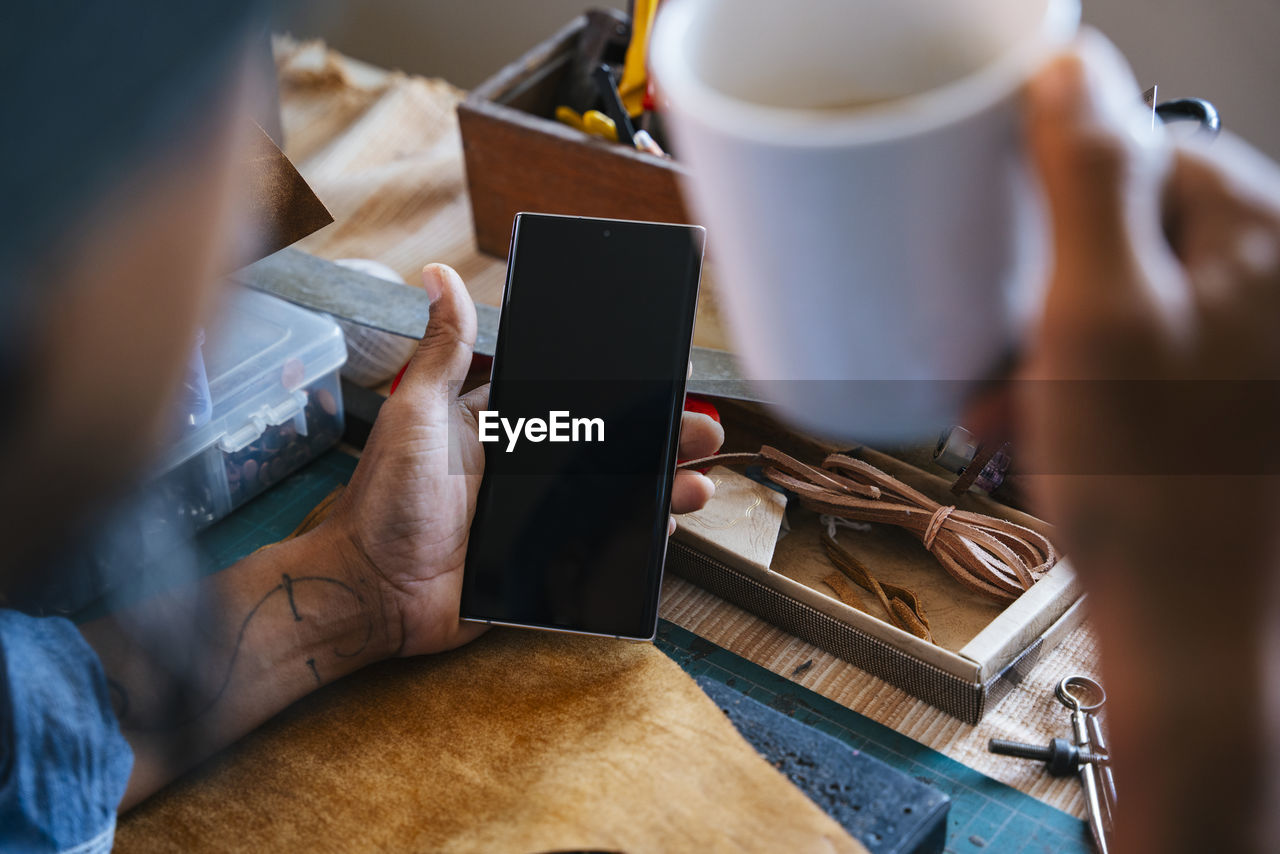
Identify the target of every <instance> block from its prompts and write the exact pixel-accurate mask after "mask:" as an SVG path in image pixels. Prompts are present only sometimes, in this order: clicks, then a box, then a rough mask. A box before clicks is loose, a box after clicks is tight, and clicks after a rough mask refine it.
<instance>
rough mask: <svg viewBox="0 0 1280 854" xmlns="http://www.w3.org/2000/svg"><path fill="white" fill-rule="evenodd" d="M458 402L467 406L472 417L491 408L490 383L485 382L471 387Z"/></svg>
mask: <svg viewBox="0 0 1280 854" xmlns="http://www.w3.org/2000/svg"><path fill="white" fill-rule="evenodd" d="M458 402H459V403H461V404H462V405H463V406H465V407H466V408H467V411H468V412H470V413H471V415H472V417H478V416H479V414H480V412H482V411H483V410H485V409H488V408H489V384H488V383H485V384H484V385H482V386H477V387H476V388H473V389H471V391H469V392H467V393H466V394H464V395H463V396H462V397H460V398H459V399H458Z"/></svg>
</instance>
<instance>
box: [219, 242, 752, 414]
mask: <svg viewBox="0 0 1280 854" xmlns="http://www.w3.org/2000/svg"><path fill="white" fill-rule="evenodd" d="M231 278H232V279H234V280H235V281H238V282H240V283H241V284H245V285H248V286H249V287H251V288H255V289H256V290H260V291H264V292H266V293H269V294H272V295H274V296H278V297H280V298H281V299H284V300H288V301H289V302H291V303H295V304H297V305H300V306H302V307H303V308H309V309H312V310H314V311H322V312H324V313H326V314H330V315H333V316H334V317H337V318H341V319H342V320H347V321H350V322H352V323H358V324H360V325H361V326H368V327H369V328H371V329H378V330H381V331H383V332H390V333H391V334H393V335H402V336H404V337H405V338H415V339H416V338H421V337H422V333H423V331H424V330H426V328H427V319H428V318H429V317H430V316H431V308H430V305H431V301H430V300H429V299H427V294H426V291H424V290H422V289H421V288H413V287H409V286H408V285H402V284H396V283H394V282H386V281H383V280H382V279H377V278H374V277H373V276H370V275H367V274H365V273H360V272H357V271H355V270H349V269H347V268H346V267H340V266H338V265H337V264H334V263H333V262H332V261H326V260H324V259H323V258H317V257H316V256H314V255H310V254H308V253H306V252H302V251H300V250H297V249H282V250H280V251H279V252H277V253H275V254H274V255H269V256H267V257H266V258H263V259H262V260H261V261H258V262H257V263H255V264H251V265H249V266H248V267H245V268H243V269H242V270H240V271H238V272H236V273H235V274H233V275H232V277H231ZM500 314H501V312H500V310H499V309H498V308H497V307H496V306H491V305H477V306H476V320H477V324H478V327H479V329H478V333H477V335H476V347H475V352H477V353H479V354H481V355H484V356H492V355H493V351H494V346H495V344H496V343H497V340H498V317H499V315H500ZM689 361H690V362H692V363H693V375H692V376H691V377H690V378H689V382H688V391H689V392H691V393H693V394H707V395H712V396H715V397H727V398H732V399H734V400H750V401H757V402H763V401H762V399H761V398H760V397H759V395H758V394H757V393H756V392H755V391H754V390H753V389H752V388H751V387H750V386H749V385H748V384H747V382H746V381H745V380H744V379H743V378H742V373H741V371H740V370H739V368H738V362H737V360H736V359H735V358H734V357H733V355H732V354H731V353H728V352H726V351H724V350H712V349H709V348H707V347H694V348H693V350H692V351H691V353H690V356H689Z"/></svg>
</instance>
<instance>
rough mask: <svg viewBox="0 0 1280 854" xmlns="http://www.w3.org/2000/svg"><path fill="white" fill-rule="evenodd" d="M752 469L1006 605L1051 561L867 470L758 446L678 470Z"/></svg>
mask: <svg viewBox="0 0 1280 854" xmlns="http://www.w3.org/2000/svg"><path fill="white" fill-rule="evenodd" d="M715 465H721V466H729V467H745V466H760V467H761V468H762V470H763V473H764V476H765V477H766V478H767V479H768V480H769V481H770V482H772V483H775V484H777V485H778V486H780V487H782V488H783V489H785V490H787V491H788V492H791V493H792V494H794V495H795V496H796V498H797V499H798V500H799V501H800V503H801V505H803V506H804V507H806V508H808V509H810V510H813V511H815V512H817V513H825V514H830V515H832V516H836V517H838V518H841V519H848V520H850V521H855V522H878V523H881V524H885V525H894V526H897V527H899V528H903V529H905V530H907V531H910V532H911V533H912V534H914V535H915V536H916V537H917V538H918V539H919V540H920V542H921V543H922V544H923V545H924V547H925V548H926V549H928V550H929V552H930V553H931V554H933V556H934V557H935V558H937V560H938V563H940V564H942V568H943V569H945V570H946V571H947V573H948V574H950V575H951V577H953V578H954V579H956V581H958V582H960V583H961V584H963V585H964V586H965V587H967V588H969V589H970V590H974V591H976V592H978V593H981V594H983V595H985V596H988V597H990V598H992V599H997V600H1000V601H1006V602H1008V601H1012V600H1014V599H1016V598H1018V596H1020V595H1021V594H1022V593H1023V592H1024V591H1026V590H1027V589H1028V588H1030V587H1031V585H1032V584H1034V583H1035V582H1036V581H1037V580H1039V578H1040V577H1041V576H1043V575H1044V574H1045V573H1046V572H1048V571H1049V569H1051V568H1052V567H1053V565H1054V564H1055V563H1057V562H1058V558H1059V555H1058V552H1057V550H1056V549H1054V547H1053V543H1051V542H1050V541H1049V539H1048V538H1047V537H1045V536H1044V535H1042V534H1039V533H1037V532H1036V531H1033V530H1031V529H1030V528H1027V527H1025V526H1023V525H1018V524H1015V523H1013V522H1010V521H1008V520H1007V519H999V518H996V517H994V516H987V515H984V514H982V513H974V512H971V511H968V510H960V509H959V508H957V507H954V506H952V505H949V504H939V503H938V502H937V501H934V500H933V499H931V498H929V497H928V496H927V495H924V494H923V493H921V492H919V491H917V490H915V489H912V488H911V487H910V486H907V485H906V484H905V483H903V482H902V481H900V480H898V479H897V478H894V477H892V476H891V475H888V474H886V473H885V472H883V471H881V470H880V469H878V468H876V467H875V466H873V465H871V464H870V463H867V462H864V461H862V460H857V459H854V458H852V457H849V456H846V455H844V454H831V455H829V456H828V457H827V458H826V459H824V460H823V461H822V465H821V466H820V467H819V466H811V465H809V464H807V463H803V462H801V461H800V460H797V459H795V458H794V457H791V456H789V455H787V454H784V453H783V452H782V451H779V450H778V449H777V448H773V447H770V446H769V445H765V446H763V447H761V448H760V451H759V452H758V453H754V454H752V453H739V454H719V455H717V456H712V457H704V458H702V459H698V460H688V461H686V462H683V463H681V464H680V468H684V469H704V468H708V467H710V466H715Z"/></svg>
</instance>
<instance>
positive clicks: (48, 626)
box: [0, 610, 133, 854]
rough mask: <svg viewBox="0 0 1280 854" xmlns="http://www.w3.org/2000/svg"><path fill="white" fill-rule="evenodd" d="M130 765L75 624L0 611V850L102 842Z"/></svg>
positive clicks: (80, 852) (86, 846)
mask: <svg viewBox="0 0 1280 854" xmlns="http://www.w3.org/2000/svg"><path fill="white" fill-rule="evenodd" d="M132 767H133V752H132V750H130V748H129V744H128V742H126V741H125V739H124V736H122V735H121V734H120V726H119V724H118V723H117V721H116V716H115V713H114V712H113V711H112V708H111V700H110V695H109V691H108V688H107V680H106V677H105V676H104V675H103V672H102V665H101V663H99V661H98V656H97V654H96V653H94V651H93V649H92V648H91V647H90V646H89V645H88V643H86V642H85V640H84V638H83V637H82V636H81V635H80V632H79V631H77V630H76V627H75V626H74V625H73V624H72V623H71V622H70V621H68V620H64V619H62V618H60V617H29V616H26V615H24V614H20V613H18V612H16V611H6V610H0V849H3V850H5V851H33V852H34V851H40V852H44V851H62V852H75V854H96V852H100V851H108V850H110V848H111V844H112V841H113V840H114V838H115V826H116V808H117V807H118V806H119V804H120V799H121V798H122V797H123V796H124V790H125V785H126V784H127V783H128V781H129V772H130V771H131V769H132Z"/></svg>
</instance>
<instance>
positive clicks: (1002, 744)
mask: <svg viewBox="0 0 1280 854" xmlns="http://www.w3.org/2000/svg"><path fill="white" fill-rule="evenodd" d="M987 749H988V750H990V751H991V752H992V753H998V754H1000V755H1001V756H1017V757H1018V758H1020V759H1035V760H1038V761H1040V762H1043V763H1044V765H1045V768H1047V769H1048V771H1049V773H1050V774H1052V775H1053V776H1055V777H1069V776H1071V775H1072V774H1074V773H1076V772H1077V771H1079V770H1080V766H1081V765H1084V764H1085V763H1089V762H1092V763H1096V764H1102V763H1105V762H1106V761H1107V760H1108V757H1107V756H1106V755H1100V754H1097V753H1094V752H1092V751H1089V750H1081V749H1080V748H1078V747H1076V746H1075V745H1074V744H1072V743H1071V742H1069V741H1067V740H1066V739H1065V738H1055V739H1053V740H1052V741H1050V742H1049V744H1048V745H1047V746H1045V747H1041V746H1039V745H1037V744H1023V743H1022V742H1020V741H1005V740H1004V739H1003V738H993V739H991V741H990V742H988V744H987Z"/></svg>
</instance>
